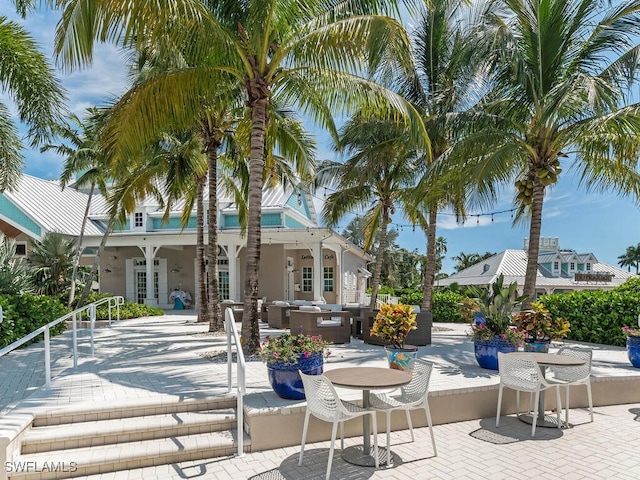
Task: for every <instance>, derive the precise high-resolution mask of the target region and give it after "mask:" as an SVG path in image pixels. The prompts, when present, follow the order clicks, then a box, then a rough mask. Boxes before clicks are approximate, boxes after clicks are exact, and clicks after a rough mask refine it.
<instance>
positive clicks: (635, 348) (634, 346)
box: [622, 327, 640, 368]
mask: <svg viewBox="0 0 640 480" xmlns="http://www.w3.org/2000/svg"><path fill="white" fill-rule="evenodd" d="M622 333H624V334H625V335H626V336H627V356H628V357H629V361H630V362H631V365H633V366H634V367H636V368H640V328H633V327H622Z"/></svg>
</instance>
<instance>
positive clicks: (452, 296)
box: [432, 292, 466, 323]
mask: <svg viewBox="0 0 640 480" xmlns="http://www.w3.org/2000/svg"><path fill="white" fill-rule="evenodd" d="M464 298H465V297H464V295H461V294H459V293H455V292H442V293H441V292H436V293H434V294H433V302H432V303H433V321H434V322H445V323H466V320H465V319H464V317H463V316H462V314H461V313H460V304H461V302H462V300H463V299H464Z"/></svg>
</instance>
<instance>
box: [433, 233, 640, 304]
mask: <svg viewBox="0 0 640 480" xmlns="http://www.w3.org/2000/svg"><path fill="white" fill-rule="evenodd" d="M527 248H528V241H527V240H526V239H525V246H524V250H505V251H504V252H501V253H498V254H496V255H493V256H492V257H489V258H487V259H486V260H483V261H481V262H478V263H476V264H475V265H472V266H470V267H469V268H465V269H464V270H462V271H461V272H457V273H454V274H453V275H451V276H449V277H447V278H443V279H440V280H439V281H438V284H439V286H449V285H451V284H452V283H457V284H458V285H462V286H466V285H478V286H482V287H486V286H488V285H490V284H491V283H493V282H494V281H495V280H496V278H497V277H498V276H499V275H500V274H504V283H505V285H508V284H510V283H513V282H516V283H517V284H518V291H519V292H522V288H523V287H524V277H525V273H526V268H527ZM634 276H635V275H634V274H632V273H629V272H626V271H624V270H622V269H620V268H617V267H613V266H611V265H607V264H606V263H601V262H599V261H598V259H597V258H596V256H595V255H594V254H593V253H576V252H575V251H573V250H561V249H560V248H559V247H558V239H557V238H541V239H540V252H539V255H538V275H537V277H536V295H537V296H540V295H545V294H551V293H564V292H571V291H574V290H611V289H612V288H614V287H617V286H618V285H622V284H623V283H624V282H625V281H626V280H627V279H628V278H629V277H634Z"/></svg>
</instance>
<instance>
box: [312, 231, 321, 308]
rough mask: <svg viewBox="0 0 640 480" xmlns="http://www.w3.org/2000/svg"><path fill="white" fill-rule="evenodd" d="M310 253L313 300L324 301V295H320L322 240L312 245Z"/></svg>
mask: <svg viewBox="0 0 640 480" xmlns="http://www.w3.org/2000/svg"><path fill="white" fill-rule="evenodd" d="M311 254H312V255H313V300H314V301H316V302H324V297H323V296H322V289H323V278H322V276H323V273H322V241H320V242H318V243H317V244H315V245H313V247H312V250H311Z"/></svg>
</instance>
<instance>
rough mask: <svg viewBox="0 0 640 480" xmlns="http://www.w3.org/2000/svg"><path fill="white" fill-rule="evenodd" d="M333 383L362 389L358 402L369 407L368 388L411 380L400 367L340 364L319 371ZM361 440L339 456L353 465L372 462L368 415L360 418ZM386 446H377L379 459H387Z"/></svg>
mask: <svg viewBox="0 0 640 480" xmlns="http://www.w3.org/2000/svg"><path fill="white" fill-rule="evenodd" d="M323 375H324V376H325V377H327V378H328V379H329V380H331V383H333V384H334V385H335V386H337V387H342V388H350V389H356V390H362V406H363V408H369V407H370V406H371V405H370V403H369V392H370V391H371V390H386V389H392V388H397V387H401V386H403V385H406V384H407V383H409V382H410V381H411V375H410V374H408V373H406V372H402V371H400V370H394V369H391V368H380V367H344V368H336V369H333V370H328V371H325V372H324V373H323ZM362 436H363V444H362V445H356V446H352V447H347V448H345V449H344V451H343V452H342V458H343V459H344V460H345V461H347V462H349V463H353V464H354V465H360V466H363V467H373V466H375V458H374V457H373V455H372V452H371V430H370V427H369V419H368V418H367V417H363V418H362ZM386 456H387V452H386V449H380V448H379V449H378V460H379V463H381V464H382V463H386V464H387V465H389V464H390V463H391V459H390V458H386Z"/></svg>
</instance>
